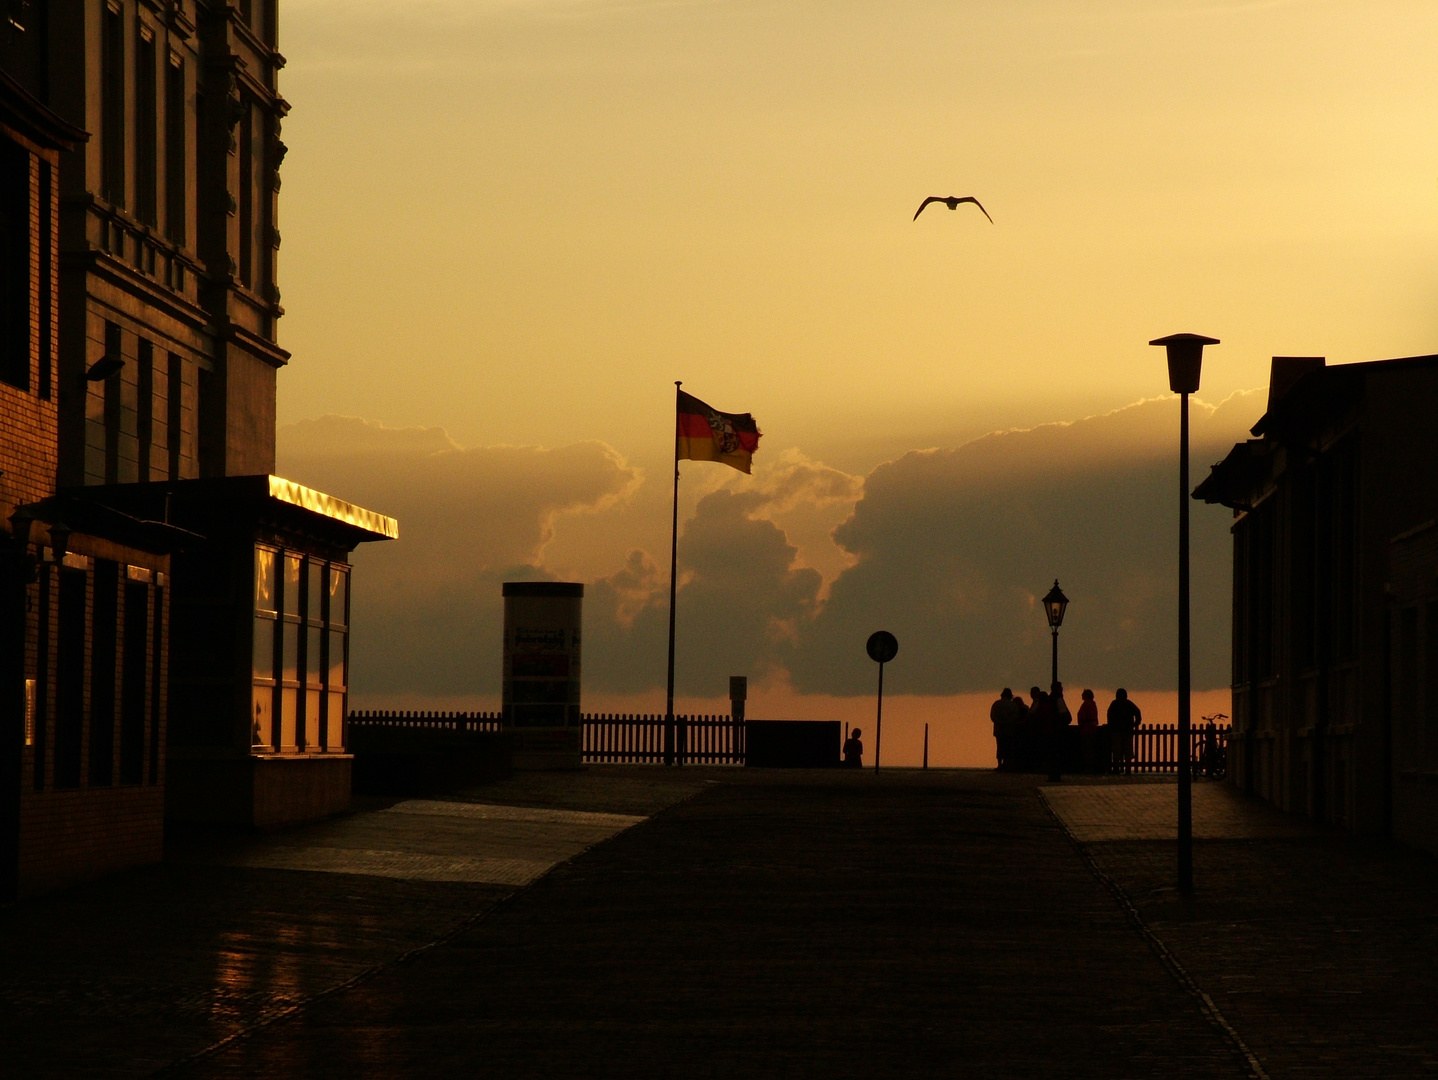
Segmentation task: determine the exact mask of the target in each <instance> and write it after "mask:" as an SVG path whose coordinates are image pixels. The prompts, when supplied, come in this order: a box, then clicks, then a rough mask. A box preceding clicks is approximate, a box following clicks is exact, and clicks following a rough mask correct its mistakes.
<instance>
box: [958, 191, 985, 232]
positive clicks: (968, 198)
mask: <svg viewBox="0 0 1438 1080" xmlns="http://www.w3.org/2000/svg"><path fill="white" fill-rule="evenodd" d="M954 202H955V204H957V203H961V202H971V203H973V204H974V205H975V206H977V207H978V208H979V209H980V210H983V214H984V217H986V218H989V224H990V225H992V224H993V223H994V219H993V218H991V217H989V212H988V211H987V210H984V204H983V203H981V202H979V200H978V199H976V198H974V197H973V196H972V195H965V196H964V197H963V198H962V199H955V200H954ZM954 209H955V210H957V209H958V206H957V205H955V206H954Z"/></svg>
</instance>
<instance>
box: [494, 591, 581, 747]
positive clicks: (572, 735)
mask: <svg viewBox="0 0 1438 1080" xmlns="http://www.w3.org/2000/svg"><path fill="white" fill-rule="evenodd" d="M583 609H584V586H583V585H582V584H580V583H578V582H571V581H506V582H505V583H504V713H503V715H504V721H503V722H504V729H505V731H507V732H509V733H510V735H511V737H512V738H513V740H514V767H515V768H516V769H577V768H579V767H580V765H581V763H582V759H581V753H580V738H581V735H582V732H583V728H582V726H581V721H580V717H579V671H580V662H579V647H580V622H581V619H582V616H583Z"/></svg>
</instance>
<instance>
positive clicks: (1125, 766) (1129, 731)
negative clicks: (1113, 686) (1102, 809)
mask: <svg viewBox="0 0 1438 1080" xmlns="http://www.w3.org/2000/svg"><path fill="white" fill-rule="evenodd" d="M1141 723H1143V713H1142V711H1140V709H1139V707H1138V706H1137V705H1135V704H1134V703H1133V702H1132V701H1130V700H1129V699H1128V691H1127V690H1125V689H1124V688H1123V687H1121V686H1120V687H1119V688H1118V689H1117V690H1115V691H1114V695H1113V701H1112V702H1111V703H1110V704H1109V707H1108V737H1109V742H1110V743H1112V745H1113V769H1114V772H1125V773H1131V772H1133V731H1134V728H1136V727H1138V725H1139V724H1141Z"/></svg>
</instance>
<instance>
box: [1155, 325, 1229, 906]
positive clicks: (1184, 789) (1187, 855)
mask: <svg viewBox="0 0 1438 1080" xmlns="http://www.w3.org/2000/svg"><path fill="white" fill-rule="evenodd" d="M1149 344H1150V345H1162V346H1163V347H1164V348H1165V349H1167V350H1168V388H1169V389H1170V390H1172V391H1173V392H1174V393H1175V394H1178V395H1179V398H1180V405H1179V408H1180V412H1179V424H1178V887H1179V890H1180V891H1181V892H1192V891H1193V776H1192V773H1191V770H1190V767H1189V754H1190V752H1191V750H1192V747H1191V746H1190V745H1189V743H1190V741H1191V739H1192V735H1191V731H1192V718H1191V716H1190V714H1189V689H1190V688H1189V663H1188V661H1189V655H1188V654H1189V610H1188V497H1189V495H1188V395H1189V394H1193V393H1197V391H1198V377H1199V372H1200V370H1201V369H1202V367H1203V347H1204V346H1205V345H1217V344H1218V338H1211V337H1204V336H1203V335H1202V334H1170V335H1169V336H1168V337H1161V338H1155V339H1154V340H1153V341H1150V342H1149Z"/></svg>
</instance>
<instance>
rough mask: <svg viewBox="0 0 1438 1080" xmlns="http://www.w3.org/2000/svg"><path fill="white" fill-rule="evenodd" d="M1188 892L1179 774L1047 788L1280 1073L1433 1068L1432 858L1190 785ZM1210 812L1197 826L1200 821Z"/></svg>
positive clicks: (1437, 1033) (1145, 915)
mask: <svg viewBox="0 0 1438 1080" xmlns="http://www.w3.org/2000/svg"><path fill="white" fill-rule="evenodd" d="M1193 792H1194V834H1195V838H1196V839H1195V844H1194V883H1195V887H1194V892H1193V894H1192V896H1190V897H1184V896H1182V895H1180V894H1179V893H1178V891H1177V889H1176V888H1175V887H1174V880H1175V873H1176V866H1175V853H1174V847H1173V844H1172V843H1171V842H1161V838H1167V837H1171V836H1172V835H1173V834H1174V832H1175V830H1174V827H1173V824H1172V822H1173V819H1174V815H1175V810H1174V798H1175V794H1176V792H1175V785H1174V784H1173V783H1172V782H1169V783H1166V784H1160V785H1152V784H1150V785H1146V786H1143V787H1139V786H1138V785H1122V784H1117V785H1116V784H1112V783H1110V784H1100V785H1096V786H1088V787H1081V786H1077V785H1075V786H1073V787H1071V788H1068V789H1066V790H1065V791H1063V792H1062V793H1060V792H1059V791H1058V790H1057V789H1056V788H1052V787H1045V788H1043V789H1042V793H1043V796H1044V798H1045V799H1046V801H1048V802H1049V803H1050V805H1051V806H1053V808H1054V810H1055V813H1056V814H1057V815H1058V816H1059V817H1060V819H1062V820H1063V821H1064V823H1065V824H1066V825H1068V826H1069V828H1070V831H1071V832H1073V833H1074V834H1075V836H1076V837H1077V838H1078V839H1080V840H1083V841H1084V843H1083V845H1082V846H1083V848H1084V850H1085V851H1086V852H1087V853H1088V855H1089V857H1090V858H1091V859H1092V861H1093V864H1094V867H1095V870H1096V871H1097V872H1098V873H1099V874H1101V875H1102V876H1104V877H1105V878H1107V879H1108V880H1110V881H1111V882H1112V883H1113V884H1114V886H1115V887H1116V888H1117V889H1118V890H1120V892H1121V894H1122V897H1123V899H1124V900H1125V901H1127V902H1128V903H1129V904H1131V905H1132V908H1133V911H1134V913H1135V915H1136V917H1137V918H1138V919H1140V920H1141V921H1142V923H1143V925H1144V927H1145V928H1146V929H1147V931H1148V932H1150V933H1152V934H1153V935H1154V937H1155V938H1156V939H1157V941H1158V942H1159V943H1160V946H1161V948H1162V949H1164V950H1166V952H1167V953H1168V954H1170V955H1171V956H1172V958H1173V959H1174V961H1175V962H1176V964H1177V965H1178V967H1179V968H1180V969H1181V970H1182V971H1183V972H1184V973H1186V974H1187V975H1188V976H1189V977H1190V978H1191V979H1192V980H1193V982H1194V984H1195V985H1196V986H1198V987H1200V988H1202V990H1203V991H1204V992H1205V993H1206V994H1207V995H1208V996H1209V998H1210V999H1211V1001H1212V1002H1213V1004H1214V1007H1215V1008H1216V1009H1217V1010H1218V1012H1219V1013H1220V1014H1221V1016H1222V1017H1223V1018H1224V1020H1225V1021H1227V1022H1228V1023H1229V1024H1230V1025H1231V1026H1232V1028H1233V1030H1234V1031H1235V1033H1236V1034H1237V1036H1238V1037H1239V1038H1240V1039H1241V1041H1242V1042H1243V1044H1244V1045H1246V1046H1247V1047H1248V1048H1249V1050H1250V1051H1251V1052H1252V1053H1253V1055H1254V1057H1255V1059H1256V1060H1257V1062H1258V1064H1259V1067H1260V1069H1261V1070H1262V1071H1263V1073H1264V1074H1265V1075H1267V1076H1270V1077H1273V1078H1274V1080H1279V1078H1286V1077H1342V1078H1349V1077H1353V1078H1361V1077H1397V1076H1422V1075H1433V1074H1438V1027H1435V1025H1434V1023H1433V1010H1434V1006H1435V1004H1438V969H1435V965H1434V958H1435V957H1438V861H1435V860H1434V859H1433V857H1432V856H1429V855H1427V854H1424V853H1421V852H1416V851H1412V850H1409V849H1405V848H1402V847H1399V846H1397V845H1394V844H1391V843H1388V842H1386V841H1380V840H1375V839H1368V838H1353V837H1348V836H1344V835H1341V834H1338V833H1334V832H1332V831H1329V830H1326V829H1322V828H1319V827H1317V826H1314V825H1313V824H1312V823H1310V822H1307V821H1305V820H1304V819H1301V818H1295V817H1292V816H1289V815H1285V814H1282V813H1280V812H1278V811H1276V810H1274V809H1273V808H1272V807H1271V806H1269V805H1267V804H1265V803H1263V802H1260V801H1257V800H1254V799H1251V798H1248V797H1246V796H1244V795H1241V794H1239V793H1237V792H1235V791H1234V790H1233V789H1231V788H1228V787H1225V786H1221V785H1214V784H1202V783H1196V784H1195V785H1194V788H1193ZM1200 823H1202V825H1201V824H1200Z"/></svg>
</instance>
